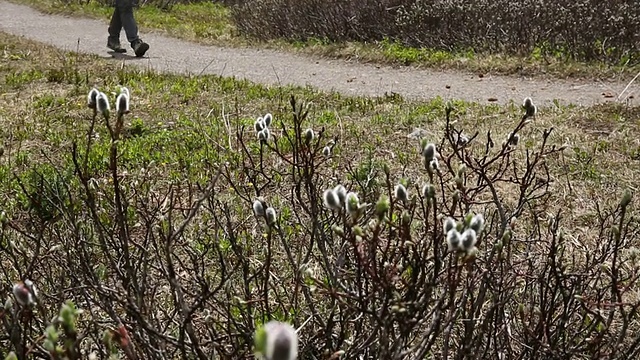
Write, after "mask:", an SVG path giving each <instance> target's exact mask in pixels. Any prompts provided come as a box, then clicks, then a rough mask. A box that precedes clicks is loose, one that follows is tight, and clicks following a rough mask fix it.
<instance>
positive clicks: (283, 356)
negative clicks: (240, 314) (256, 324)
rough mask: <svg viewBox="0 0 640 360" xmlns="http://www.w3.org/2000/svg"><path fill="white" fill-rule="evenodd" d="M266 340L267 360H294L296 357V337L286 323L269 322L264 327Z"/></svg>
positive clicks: (292, 329) (293, 330)
mask: <svg viewBox="0 0 640 360" xmlns="http://www.w3.org/2000/svg"><path fill="white" fill-rule="evenodd" d="M264 331H265V333H266V336H267V339H266V344H265V354H264V355H265V357H266V358H267V359H268V360H295V359H297V357H298V337H297V335H296V332H295V329H294V328H293V327H292V326H291V325H289V324H286V323H282V322H278V321H270V322H268V323H266V324H265V325H264Z"/></svg>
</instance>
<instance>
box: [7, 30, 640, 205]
mask: <svg viewBox="0 0 640 360" xmlns="http://www.w3.org/2000/svg"><path fill="white" fill-rule="evenodd" d="M1 39H2V44H3V45H2V48H3V50H4V54H5V55H4V56H3V57H2V60H1V62H0V64H1V67H0V71H1V72H2V74H3V77H2V80H0V86H1V87H2V89H3V93H4V94H5V95H4V96H3V97H2V98H1V99H0V101H1V102H2V105H3V106H2V108H1V110H0V118H1V119H2V121H3V124H5V126H4V127H3V128H2V130H1V131H0V135H1V136H2V138H3V139H4V140H5V142H4V155H3V158H2V159H3V161H2V164H1V165H0V168H2V171H9V170H11V171H16V170H19V169H23V170H24V169H26V167H27V166H28V165H33V164H37V163H38V162H39V161H44V160H45V159H43V157H42V156H43V154H42V150H43V149H49V150H51V151H50V152H48V157H52V158H55V159H58V161H63V162H64V163H65V165H64V167H69V166H70V163H69V149H70V148H69V147H70V143H71V141H72V140H79V139H82V138H84V136H85V135H86V134H85V132H86V130H87V129H86V123H87V121H88V111H87V109H86V108H85V105H84V101H85V94H86V93H87V91H88V89H89V88H90V87H91V86H93V85H94V84H98V85H99V87H100V88H102V89H104V90H105V91H106V90H108V91H116V89H117V88H118V86H119V85H120V84H122V85H125V86H127V87H129V88H130V89H131V91H132V94H133V95H132V96H133V100H132V102H133V104H132V108H133V115H132V116H131V117H130V118H129V120H128V122H127V128H128V130H127V134H128V136H129V137H130V141H127V142H125V143H124V144H123V158H122V161H123V164H124V166H125V167H126V168H129V169H136V168H139V167H149V166H154V167H158V168H160V169H161V170H162V172H163V173H165V174H168V177H169V178H171V179H175V178H176V177H179V176H181V175H183V174H188V175H189V176H190V177H192V178H194V179H197V178H200V177H202V176H205V174H204V173H203V171H205V170H206V168H207V166H208V165H207V164H210V163H212V162H216V161H222V160H224V159H225V157H226V156H231V157H232V158H234V156H235V155H234V152H233V151H230V150H229V149H228V143H229V141H230V140H229V137H230V136H231V137H234V136H233V134H235V132H236V131H239V130H240V128H241V127H242V126H246V127H247V129H245V131H246V132H249V130H248V129H250V128H251V126H252V123H253V120H254V119H255V117H256V116H258V115H260V114H264V113H267V112H272V113H273V114H274V116H275V118H276V119H281V118H286V116H287V114H288V106H289V105H288V97H289V95H290V94H295V95H296V96H297V97H299V98H302V99H304V100H305V101H308V102H311V103H312V104H313V107H312V109H313V111H312V116H311V124H310V125H312V126H314V127H316V128H318V127H321V126H323V127H325V128H326V131H327V132H329V133H335V134H339V136H340V137H341V139H342V140H341V145H340V147H338V149H337V150H336V151H338V153H339V154H345V155H346V156H345V158H344V161H345V163H340V164H336V166H337V167H338V168H339V167H341V166H355V165H357V164H358V163H359V162H360V161H361V159H363V158H366V157H367V156H369V154H372V155H373V156H374V157H375V158H380V159H389V158H394V159H396V160H394V162H393V164H394V165H395V166H396V167H398V168H402V167H405V166H408V165H409V164H410V163H411V162H412V161H415V154H414V155H409V154H412V153H413V152H414V151H415V148H416V143H415V141H412V140H409V139H408V138H407V136H406V135H407V134H409V133H411V132H412V131H413V130H414V129H415V128H424V129H427V130H433V131H435V132H437V131H440V130H441V129H442V126H443V124H442V120H443V111H444V100H442V99H440V98H437V99H434V100H432V101H428V102H411V101H406V100H404V99H402V98H401V97H398V96H390V97H381V98H362V97H345V96H342V95H339V94H337V93H322V92H317V91H315V90H312V89H310V88H301V87H285V88H279V87H268V86H262V85H256V84H253V83H250V82H247V81H239V80H234V79H231V78H222V77H216V76H193V77H181V76H177V75H162V74H156V73H148V72H138V71H134V70H128V69H124V70H120V69H119V66H120V63H117V62H109V61H104V60H99V59H98V58H97V57H87V56H84V55H71V54H64V55H59V54H58V52H57V51H55V50H53V49H50V48H43V49H42V50H41V48H40V47H37V46H35V45H31V46H18V43H17V41H22V40H15V39H14V38H12V37H10V36H7V35H2V38H1ZM25 43H27V44H29V43H28V42H25ZM60 57H62V58H64V59H65V60H64V61H63V62H60V60H57V59H58V58H60ZM48 63H49V64H57V65H45V64H48ZM87 80H88V82H87ZM456 104H457V114H458V116H459V120H458V121H459V124H460V126H461V127H462V128H464V129H466V131H469V132H471V131H473V130H478V131H479V132H480V134H483V133H486V131H487V130H488V129H494V133H493V134H492V135H493V136H494V138H498V139H499V138H501V137H504V136H506V134H507V132H508V129H509V128H510V126H513V124H515V121H516V119H517V117H518V114H519V113H520V107H519V106H518V105H517V104H511V105H509V106H504V107H500V106H497V105H489V106H481V105H478V104H474V103H466V102H461V101H459V102H456ZM176 109H178V110H176ZM637 115H638V110H637V108H626V107H625V106H623V105H602V106H596V107H592V108H575V107H560V108H558V107H551V108H547V109H544V110H543V111H542V113H541V114H540V116H539V117H538V118H537V119H536V121H535V123H534V124H533V125H532V127H531V129H530V130H529V131H530V134H531V136H534V135H535V134H536V133H538V132H539V131H541V130H542V129H543V128H545V127H550V126H553V127H554V134H555V135H554V137H553V140H554V142H556V144H557V145H561V144H563V143H567V144H568V145H569V149H570V150H568V153H567V156H568V158H567V159H564V160H563V161H565V162H566V164H568V167H567V168H566V170H568V171H566V172H565V171H564V169H565V168H564V165H563V166H560V167H559V168H558V169H556V174H555V175H556V176H557V177H558V183H559V184H561V183H562V182H563V181H562V178H563V177H565V178H566V177H569V178H571V179H576V180H578V181H580V185H579V186H575V185H574V187H573V189H572V194H571V198H580V197H583V196H591V195H593V194H598V190H597V189H598V188H603V189H604V188H613V189H618V190H620V189H622V188H625V187H627V186H631V187H638V186H639V185H640V184H638V182H637V180H636V179H637V177H636V176H635V171H634V170H633V167H630V166H628V164H629V162H631V161H636V160H635V159H637V157H638V155H637V154H638V152H639V150H638V146H637V145H634V144H631V143H630V142H629V141H627V140H628V139H634V138H638V137H639V136H640V130H639V129H638V127H637V124H636V123H635V122H633V119H634V117H637ZM222 116H225V118H227V119H228V121H229V125H228V126H226V125H224V121H222ZM202 134H206V136H205V137H203V136H202ZM99 135H100V139H102V140H101V142H99V143H98V144H99V146H98V148H97V150H96V151H98V152H100V153H97V154H94V155H93V156H94V157H95V161H94V164H95V166H96V167H100V166H102V165H103V164H104V162H105V159H104V155H105V151H106V148H107V144H108V142H107V140H106V138H107V133H106V130H105V129H102V131H101V132H100V133H99ZM247 136H251V135H250V134H248V135H247ZM593 144H597V146H594V145H593ZM100 149H101V150H100ZM221 149H226V150H224V151H221ZM151 164H152V165H151ZM14 166H17V167H14ZM561 169H563V170H561ZM5 185H6V183H5ZM14 190H15V189H14ZM565 190H566V191H568V190H567V189H565ZM563 191H564V190H563ZM601 195H602V196H603V198H606V194H604V193H603V194H601Z"/></svg>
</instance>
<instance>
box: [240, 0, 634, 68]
mask: <svg viewBox="0 0 640 360" xmlns="http://www.w3.org/2000/svg"><path fill="white" fill-rule="evenodd" d="M636 5H637V4H636V3H635V2H634V1H631V0H626V1H615V2H603V1H595V0H580V1H569V0H562V1H545V0H521V1H515V2H514V1H507V0H499V1H485V0H477V1H463V0H437V1H430V0H429V1H427V0H387V1H368V0H367V1H359V0H350V1H316V0H301V1H293V0H253V1H248V2H246V3H245V4H244V5H241V6H236V7H234V8H233V17H234V21H235V23H236V26H237V28H238V30H239V31H240V32H241V33H244V34H246V35H249V36H252V37H258V38H261V39H274V38H284V39H289V40H306V39H309V38H318V39H326V40H329V41H346V40H352V41H378V40H382V39H384V38H388V39H390V40H392V41H398V42H400V43H402V44H404V45H407V46H415V47H428V48H433V49H441V50H467V49H473V50H474V51H477V52H485V51H488V52H506V53H511V54H526V55H528V54H530V53H532V52H534V51H540V52H541V53H542V55H555V56H558V55H561V56H568V57H572V58H575V59H578V60H594V59H596V60H604V61H608V62H612V63H615V64H620V63H624V62H626V61H629V62H630V63H631V64H635V63H636V62H637V61H638V43H639V41H640V38H639V36H640V35H639V34H638V32H637V31H635V29H637V28H638V27H640V9H639V8H638V6H636Z"/></svg>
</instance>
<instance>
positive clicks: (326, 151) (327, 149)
mask: <svg viewBox="0 0 640 360" xmlns="http://www.w3.org/2000/svg"><path fill="white" fill-rule="evenodd" d="M322 155H324V156H326V157H329V156H331V148H330V147H328V146H325V147H324V149H322Z"/></svg>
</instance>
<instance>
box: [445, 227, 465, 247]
mask: <svg viewBox="0 0 640 360" xmlns="http://www.w3.org/2000/svg"><path fill="white" fill-rule="evenodd" d="M461 243H462V239H461V237H460V233H459V232H458V230H456V229H451V230H449V231H448V232H447V249H448V250H449V251H454V250H457V249H458V248H460V244H461Z"/></svg>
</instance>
